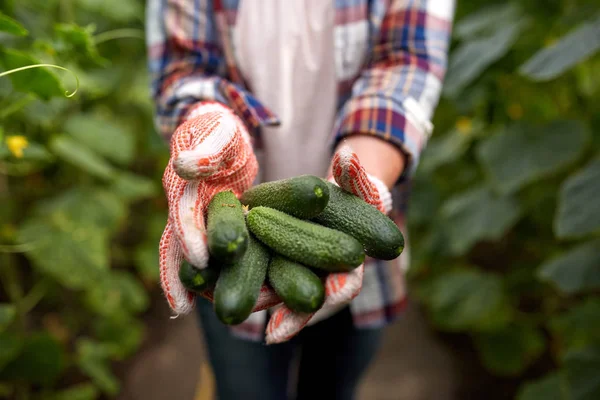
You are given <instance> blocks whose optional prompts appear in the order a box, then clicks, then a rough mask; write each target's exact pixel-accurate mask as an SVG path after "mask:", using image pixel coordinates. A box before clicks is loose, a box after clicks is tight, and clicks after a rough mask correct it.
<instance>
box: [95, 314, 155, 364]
mask: <svg viewBox="0 0 600 400" xmlns="http://www.w3.org/2000/svg"><path fill="white" fill-rule="evenodd" d="M93 327H94V328H93V329H94V334H95V336H96V337H97V338H98V339H99V340H101V341H102V342H103V343H104V344H106V345H107V346H110V350H111V354H112V356H113V357H115V358H116V359H118V360H124V359H126V358H127V357H130V356H132V355H134V354H135V352H136V351H137V350H138V349H139V347H140V345H141V344H142V340H143V339H144V324H142V323H141V322H140V321H138V320H136V319H133V318H131V316H129V315H124V314H119V315H118V316H116V317H112V318H97V319H95V320H94V323H93Z"/></svg>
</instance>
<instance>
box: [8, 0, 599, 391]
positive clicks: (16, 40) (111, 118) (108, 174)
mask: <svg viewBox="0 0 600 400" xmlns="http://www.w3.org/2000/svg"><path fill="white" fill-rule="evenodd" d="M0 12H1V13H0V74H2V73H3V72H5V71H8V70H11V69H14V68H19V67H23V66H27V65H33V64H39V63H44V64H55V65H58V66H61V67H64V68H68V69H69V70H71V71H73V72H74V73H75V74H76V75H77V77H78V78H79V83H80V86H79V90H78V91H77V93H75V94H74V95H73V96H72V97H66V96H65V92H68V93H69V94H70V92H72V91H73V90H74V89H75V87H76V82H75V79H74V77H73V76H72V75H71V74H69V73H68V72H65V71H63V70H60V69H56V68H50V67H48V68H33V69H27V70H23V71H20V72H15V73H12V74H9V75H5V76H1V77H0V257H1V259H0V280H1V281H2V285H1V287H0V398H1V397H3V396H6V397H9V398H13V397H14V398H21V399H27V398H34V399H77V400H79V399H81V400H87V399H96V398H100V397H106V398H110V397H114V396H115V395H117V394H118V393H119V391H120V381H119V379H118V378H117V376H115V371H114V363H115V361H121V360H126V359H128V358H130V357H132V356H134V355H135V354H136V351H137V350H138V349H139V346H140V345H141V343H142V342H143V339H144V337H145V335H146V333H147V332H146V330H145V325H144V322H143V319H142V316H143V313H144V312H145V311H147V309H148V306H149V293H156V291H157V289H158V286H157V275H158V269H157V267H156V266H157V259H158V256H157V243H158V240H159V238H160V235H161V233H162V229H163V228H164V224H165V221H166V214H165V213H166V206H165V200H164V195H163V193H162V188H161V186H160V179H161V176H162V172H163V168H164V165H165V164H166V162H167V159H168V152H167V148H166V146H165V144H164V143H163V142H162V141H161V139H160V138H159V137H158V134H157V133H156V131H155V130H154V127H153V123H152V119H153V116H152V104H151V102H150V99H149V90H148V84H149V82H148V75H147V70H146V53H145V46H144V41H143V37H144V32H143V29H144V2H143V1H138V0H118V1H117V0H107V1H98V0H73V1H65V0H19V1H16V0H9V1H4V2H2V4H1V5H0ZM599 48H600V9H599V7H598V6H597V5H596V2H595V1H592V0H563V1H557V0H551V1H547V0H546V1H543V0H532V1H527V2H522V1H516V0H514V1H511V2H501V1H496V2H490V1H483V0H473V1H458V8H457V13H456V24H455V26H454V31H453V43H452V53H451V57H450V64H449V70H448V74H447V77H446V84H445V87H444V92H443V97H442V99H441V102H440V105H439V107H438V109H437V111H436V114H435V119H434V124H435V127H436V128H435V133H434V135H433V137H432V139H431V141H430V144H429V146H428V147H427V149H426V151H425V154H424V155H423V158H422V164H421V165H420V167H419V170H418V173H417V177H416V180H415V185H414V190H413V194H412V198H411V204H410V214H409V226H410V232H409V239H410V241H411V249H412V257H413V263H412V268H411V270H410V271H409V278H410V284H411V290H412V292H413V296H416V297H417V299H418V300H419V301H420V303H421V304H422V305H423V307H424V309H425V311H426V314H427V316H428V318H429V321H430V323H431V325H432V326H433V327H434V328H435V329H436V330H438V331H439V332H440V333H450V334H452V335H458V336H460V337H464V338H467V339H468V341H469V343H471V344H472V346H473V348H474V349H475V350H476V354H477V359H478V362H479V363H480V364H481V366H482V368H485V369H486V370H487V371H488V372H489V373H490V374H493V375H495V376H498V377H507V378H512V379H515V380H517V381H518V382H519V383H520V386H519V387H518V389H517V390H516V391H515V393H514V396H515V397H517V398H518V399H519V400H531V399H552V400H554V399H561V400H563V399H565V400H566V399H574V400H584V399H596V398H600V373H599V371H600V298H599V297H598V293H599V290H598V289H599V288H600V236H599V235H598V233H599V232H600V206H599V204H600V200H599V199H600V133H599V132H600V102H599V101H598V100H599V99H600V96H599V94H600V74H598V71H600V58H599V57H598V55H597V53H598V49H599ZM23 140H26V143H25V144H24V143H23ZM19 149H21V150H22V154H20V150H19ZM491 390H493V389H491Z"/></svg>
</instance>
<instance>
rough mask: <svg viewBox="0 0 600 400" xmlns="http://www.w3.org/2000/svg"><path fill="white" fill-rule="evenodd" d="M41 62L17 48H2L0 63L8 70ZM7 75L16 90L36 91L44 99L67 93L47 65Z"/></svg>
mask: <svg viewBox="0 0 600 400" xmlns="http://www.w3.org/2000/svg"><path fill="white" fill-rule="evenodd" d="M40 63H41V62H40V61H39V60H37V59H35V58H33V57H31V56H30V55H28V54H26V53H22V52H20V51H17V50H13V49H2V50H0V64H2V65H3V66H4V68H5V69H6V70H11V69H16V68H19V67H25V66H28V65H33V64H40ZM7 77H8V78H9V79H10V81H11V82H12V85H13V87H14V89H15V90H18V91H20V92H26V93H34V94H36V95H37V96H39V97H40V98H41V99H44V100H49V99H50V98H51V97H53V96H63V95H64V93H65V90H64V88H63V86H62V84H61V82H60V80H59V79H58V77H57V76H56V74H55V73H54V72H53V71H52V70H51V69H50V68H47V67H36V68H31V69H26V70H23V71H19V72H14V73H12V74H10V75H8V76H7ZM0 79H3V78H0Z"/></svg>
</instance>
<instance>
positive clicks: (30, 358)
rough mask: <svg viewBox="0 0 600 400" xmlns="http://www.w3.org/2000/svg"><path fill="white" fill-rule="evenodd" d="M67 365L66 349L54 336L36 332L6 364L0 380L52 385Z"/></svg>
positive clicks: (26, 339) (25, 340) (0, 374)
mask: <svg viewBox="0 0 600 400" xmlns="http://www.w3.org/2000/svg"><path fill="white" fill-rule="evenodd" d="M65 367H66V360H65V356H64V350H63V348H62V347H61V345H60V344H59V343H58V342H57V341H56V339H54V338H53V337H52V336H50V335H49V334H47V333H45V332H36V333H33V334H31V335H30V336H28V337H27V338H25V339H24V343H23V347H22V349H21V351H20V353H19V355H18V356H17V357H16V358H15V359H13V360H12V361H11V362H10V363H9V364H7V365H6V367H5V368H4V370H3V371H2V372H1V373H0V380H17V381H25V382H27V383H30V384H39V385H45V386H48V385H51V384H52V383H54V382H55V381H56V380H57V379H58V378H59V377H60V375H61V374H62V373H63V370H64V369H65Z"/></svg>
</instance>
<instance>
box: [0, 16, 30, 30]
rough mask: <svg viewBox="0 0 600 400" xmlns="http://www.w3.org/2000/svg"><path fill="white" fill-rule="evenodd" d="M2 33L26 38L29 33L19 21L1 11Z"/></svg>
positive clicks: (0, 26)
mask: <svg viewBox="0 0 600 400" xmlns="http://www.w3.org/2000/svg"><path fill="white" fill-rule="evenodd" d="M0 32H5V33H8V34H11V35H15V36H26V35H27V34H28V33H29V32H27V29H25V28H24V27H23V25H21V24H20V23H19V22H18V21H16V20H14V19H12V18H11V17H9V16H8V15H6V14H4V13H3V12H2V11H0Z"/></svg>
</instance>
